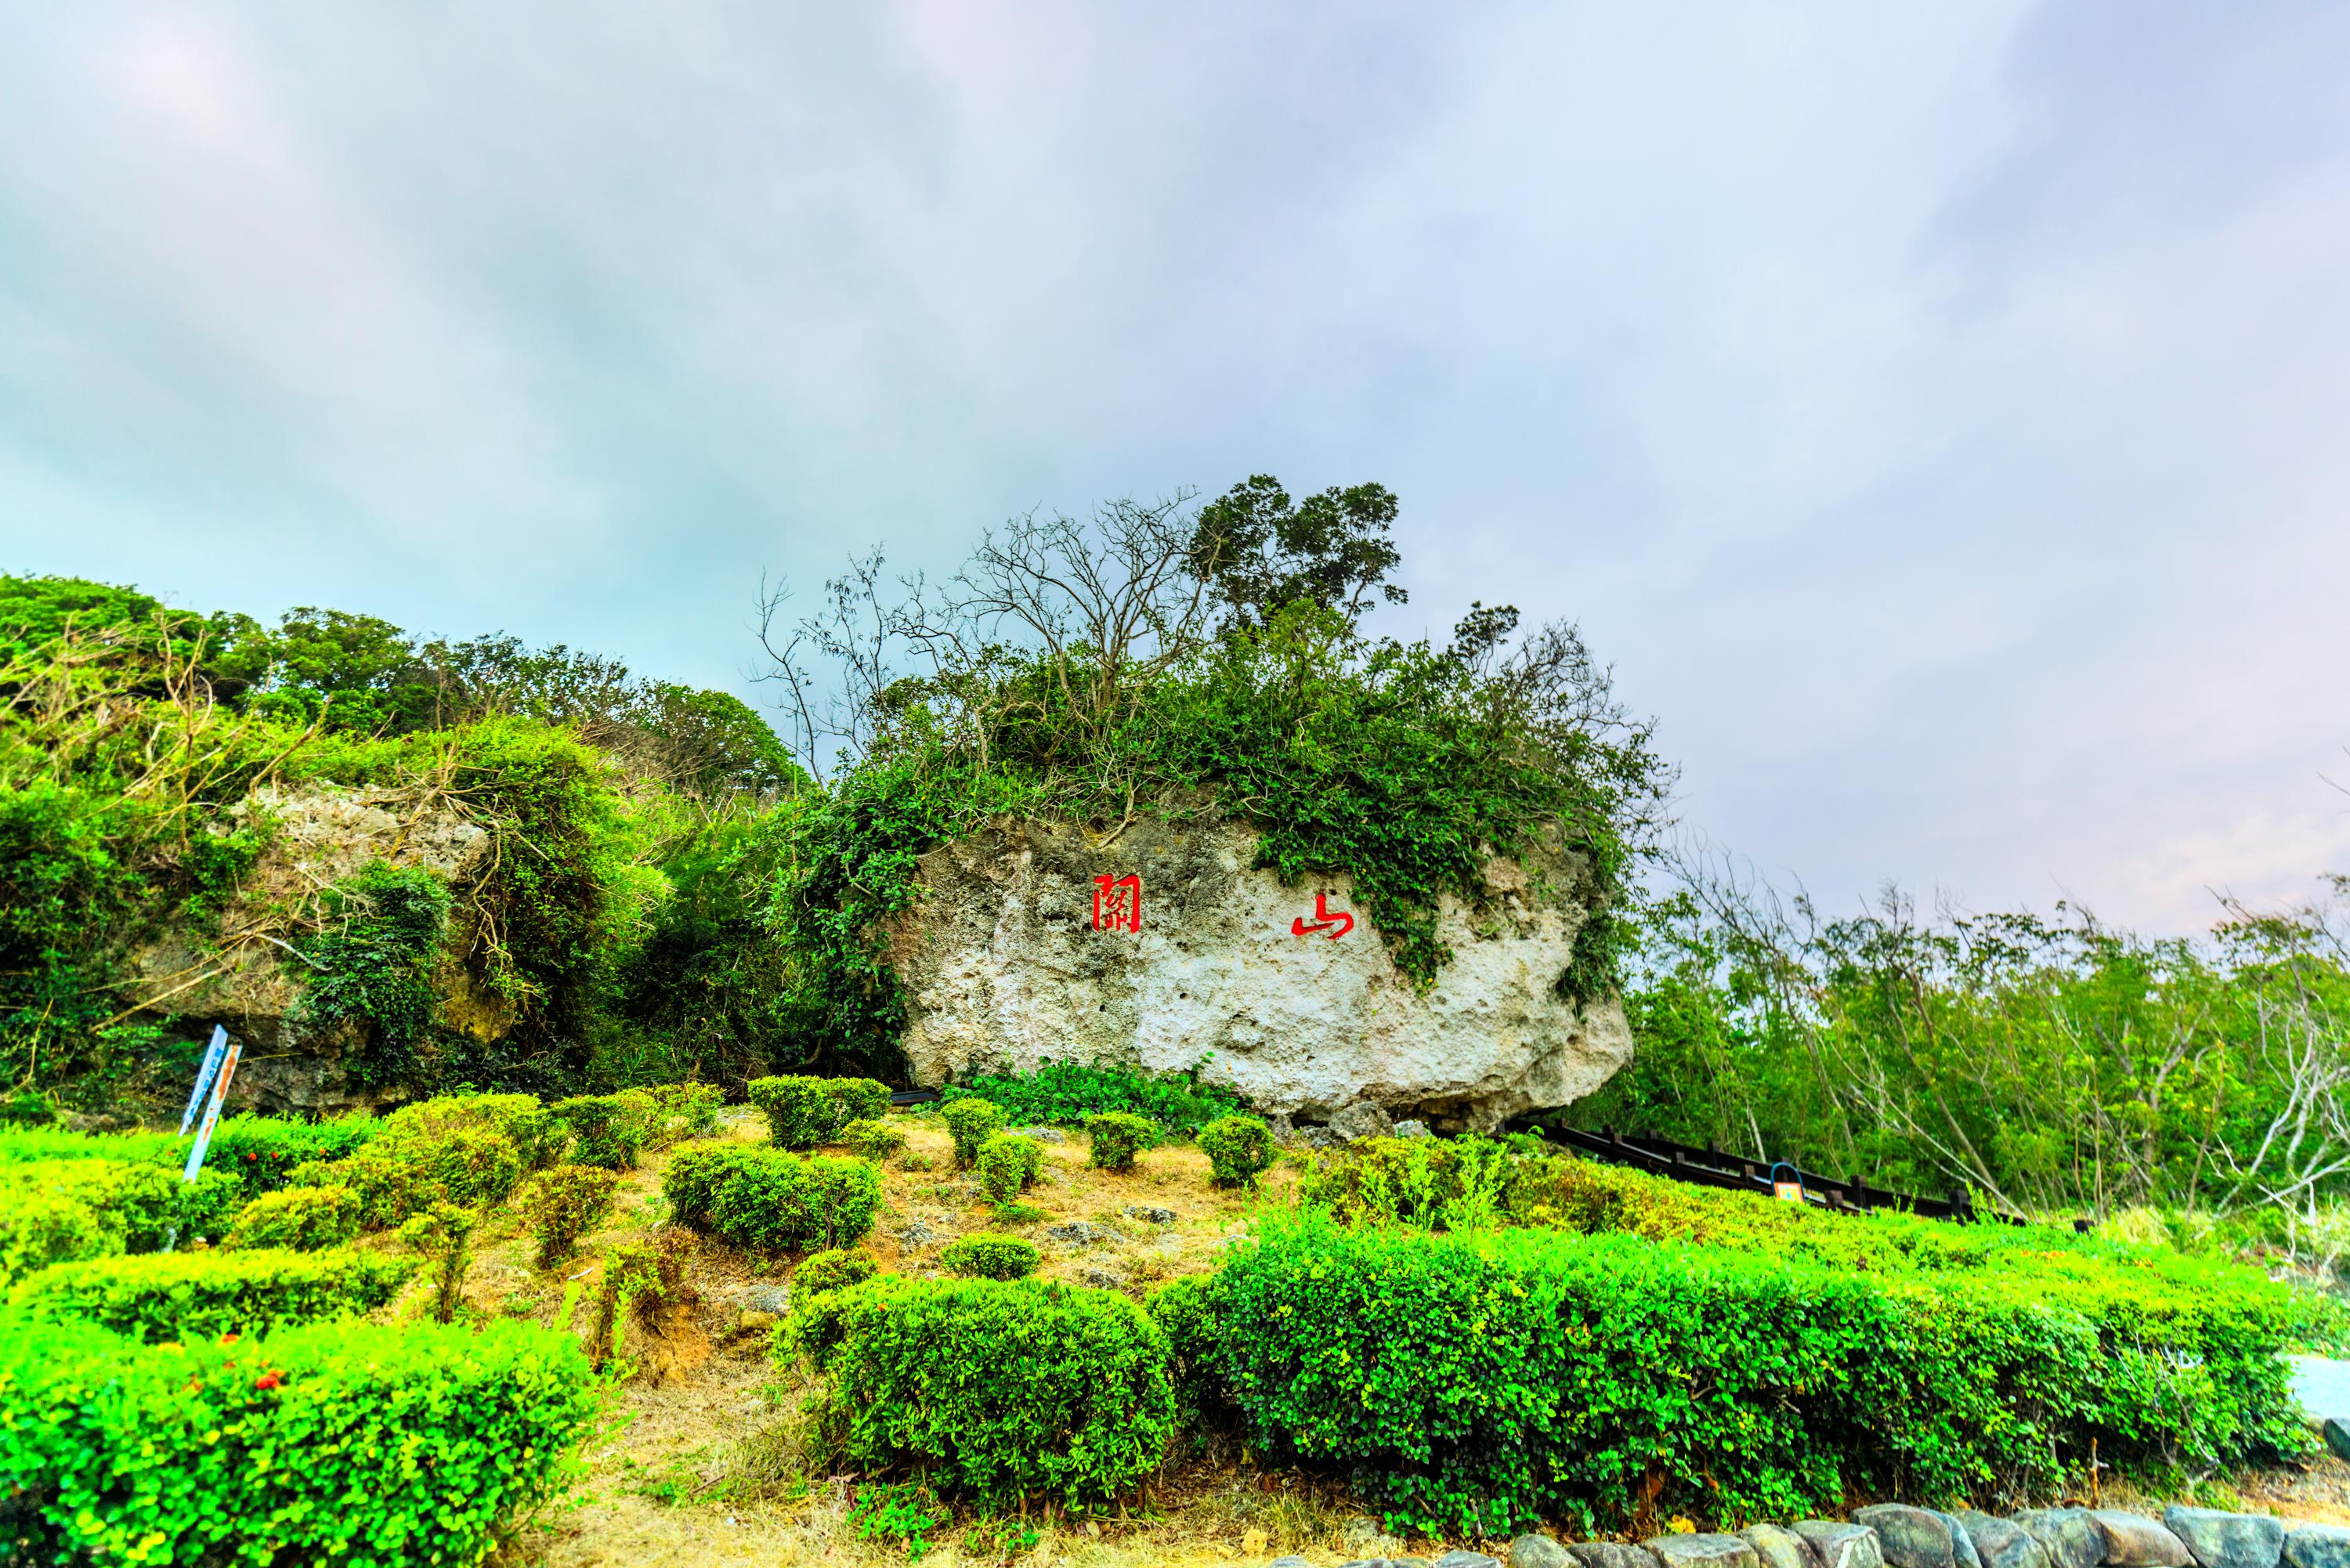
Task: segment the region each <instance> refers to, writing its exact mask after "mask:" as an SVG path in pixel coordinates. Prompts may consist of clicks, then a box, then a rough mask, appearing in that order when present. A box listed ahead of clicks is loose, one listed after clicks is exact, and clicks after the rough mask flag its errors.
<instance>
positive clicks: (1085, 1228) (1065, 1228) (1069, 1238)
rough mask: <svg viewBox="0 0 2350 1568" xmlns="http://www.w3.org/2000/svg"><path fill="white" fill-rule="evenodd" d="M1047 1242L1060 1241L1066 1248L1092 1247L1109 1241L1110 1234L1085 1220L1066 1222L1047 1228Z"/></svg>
mask: <svg viewBox="0 0 2350 1568" xmlns="http://www.w3.org/2000/svg"><path fill="white" fill-rule="evenodd" d="M1045 1240H1046V1241H1058V1242H1060V1243H1061V1244H1062V1245H1063V1246H1065V1247H1090V1246H1093V1245H1094V1244H1095V1243H1096V1242H1098V1241H1108V1240H1109V1232H1108V1231H1105V1230H1103V1229H1102V1228H1101V1227H1100V1226H1098V1225H1095V1224H1092V1223H1089V1222H1088V1221H1087V1220H1064V1221H1062V1222H1061V1223H1060V1224H1058V1225H1047V1226H1045Z"/></svg>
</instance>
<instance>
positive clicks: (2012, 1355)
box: [1211, 1217, 2306, 1535]
mask: <svg viewBox="0 0 2350 1568" xmlns="http://www.w3.org/2000/svg"><path fill="white" fill-rule="evenodd" d="M2006 1256H2007V1257H2008V1259H2009V1262H2010V1265H2011V1266H2009V1267H2007V1268H2004V1269H2001V1270H1998V1271H1984V1272H1966V1271H1949V1272H1943V1273H1940V1274H1938V1275H1936V1276H1933V1278H1932V1281H1931V1283H1930V1284H1929V1283H1928V1282H1926V1281H1925V1280H1923V1279H1921V1278H1920V1277H1919V1276H1918V1275H1916V1274H1914V1273H1912V1272H1907V1271H1902V1272H1888V1273H1886V1274H1864V1273H1856V1272H1851V1271H1849V1270H1845V1269H1831V1268H1825V1267H1821V1266H1818V1265H1815V1264H1813V1263H1810V1262H1804V1261H1801V1260H1798V1259H1795V1258H1791V1257H1784V1256H1772V1255H1768V1254H1755V1253H1749V1252H1742V1251H1726V1250H1719V1249H1711V1248H1695V1247H1684V1246H1659V1245H1656V1244H1654V1243H1650V1242H1648V1241H1641V1240H1638V1238H1635V1237H1631V1236H1623V1235H1617V1236H1606V1237H1596V1238H1583V1237H1575V1236H1568V1235H1561V1234H1558V1233H1555V1232H1547V1231H1499V1232H1492V1233H1486V1234H1482V1235H1454V1236H1437V1235H1429V1234H1426V1233H1424V1232H1416V1231H1399V1230H1390V1229H1386V1228H1361V1229H1353V1230H1346V1229H1341V1228H1339V1227H1337V1226H1336V1225H1335V1224H1334V1223H1332V1222H1331V1221H1330V1220H1327V1219H1325V1218H1316V1217H1304V1218H1299V1219H1295V1220H1284V1221H1276V1222H1274V1223H1273V1224H1270V1225H1268V1226H1267V1227H1266V1228H1265V1229H1264V1231H1263V1237H1262V1240H1261V1241H1260V1242H1259V1243H1258V1244H1256V1245H1255V1246H1253V1247H1251V1248H1248V1249H1244V1250H1243V1251H1242V1252H1241V1253H1240V1254H1239V1255H1238V1256H1236V1257H1235V1259H1234V1260H1233V1262H1232V1263H1231V1264H1230V1265H1229V1266H1228V1267H1227V1268H1226V1269H1225V1270H1224V1271H1223V1272H1222V1274H1221V1275H1220V1276H1219V1278H1218V1281H1217V1283H1216V1287H1215V1288H1216V1294H1215V1297H1214V1305H1213V1311H1214V1314H1215V1319H1216V1324H1217V1333H1216V1334H1215V1337H1214V1342H1213V1343H1214V1346H1215V1348H1214V1349H1213V1351H1212V1352H1211V1359H1212V1360H1213V1362H1214V1366H1215V1371H1216V1374H1217V1375H1218V1376H1219V1377H1220V1379H1221V1381H1222V1385H1223V1386H1224V1388H1225V1389H1226V1390H1227V1391H1228V1392H1229V1394H1230V1396H1231V1397H1232V1399H1233V1401H1234V1402H1235V1403H1236V1404H1237V1406H1238V1407H1239V1408H1240V1411H1241V1412H1242V1414H1243V1417H1244V1418H1245V1423H1246V1428H1247V1430H1248V1432H1249V1435H1250V1440H1251V1442H1252V1445H1253V1446H1256V1447H1258V1448H1259V1449H1260V1450H1261V1451H1262V1452H1264V1453H1266V1454H1267V1455H1269V1456H1273V1457H1274V1458H1276V1459H1299V1460H1305V1461H1310V1462H1315V1463H1336V1464H1341V1465H1347V1466H1350V1467H1353V1469H1354V1473H1355V1474H1356V1475H1357V1478H1358V1480H1359V1481H1360V1483H1361V1484H1364V1485H1365V1486H1367V1489H1368V1491H1369V1495H1370V1496H1372V1497H1373V1498H1374V1499H1376V1500H1377V1501H1380V1502H1381V1503H1383V1504H1384V1505H1385V1506H1386V1508H1387V1509H1388V1519H1389V1521H1390V1522H1391V1523H1392V1524H1394V1525H1395V1526H1397V1527H1398V1528H1403V1529H1409V1530H1411V1531H1414V1532H1429V1533H1464V1534H1465V1533H1475V1534H1492V1535H1501V1534H1506V1533H1508V1532H1510V1531H1511V1530H1513V1529H1514V1528H1517V1527H1518V1526H1520V1525H1522V1524H1529V1523H1532V1522H1533V1521H1535V1520H1537V1519H1541V1518H1546V1517H1557V1516H1561V1515H1564V1516H1565V1517H1568V1518H1570V1519H1575V1520H1576V1521H1579V1522H1580V1523H1581V1524H1582V1525H1583V1526H1584V1527H1585V1528H1588V1529H1597V1528H1604V1527H1607V1526H1620V1525H1622V1524H1624V1523H1627V1522H1629V1521H1631V1520H1632V1519H1633V1518H1634V1517H1635V1516H1636V1513H1637V1512H1638V1510H1639V1509H1640V1508H1641V1507H1642V1506H1643V1504H1652V1505H1653V1506H1654V1508H1655V1509H1656V1510H1657V1511H1659V1512H1665V1511H1683V1512H1689V1513H1691V1514H1692V1515H1696V1516H1702V1517H1709V1518H1722V1519H1732V1520H1734V1519H1738V1518H1758V1517H1760V1518H1786V1517H1794V1516H1797V1515H1800V1514H1802V1513H1804V1512H1808V1511H1815V1510H1818V1509H1820V1508H1823V1507H1828V1506H1832V1505H1834V1504H1835V1503H1836V1502H1837V1501H1840V1500H1841V1499H1843V1498H1846V1497H1848V1496H1852V1495H1856V1494H1859V1495H1867V1494H1874V1495H1880V1496H1883V1495H1903V1496H1915V1497H1921V1498H1926V1499H1929V1500H1937V1501H1954V1500H1958V1499H1962V1498H1975V1499H1979V1500H1982V1501H1992V1502H2000V1501H2022V1500H2025V1499H2046V1498H2050V1497H2053V1496H2055V1495H2057V1494H2058V1493H2059V1491H2060V1490H2061V1489H2062V1487H2063V1486H2064V1483H2065V1482H2066V1481H2067V1480H2069V1479H2070V1478H2071V1477H2072V1476H2073V1475H2074V1474H2075V1473H2076V1472H2077V1471H2078V1470H2079V1469H2081V1468H2082V1467H2084V1466H2085V1465H2086V1464H2087V1463H2088V1462H2089V1460H2090V1458H2091V1455H2092V1452H2093V1445H2095V1453H2096V1454H2098V1455H2099V1456H2100V1457H2101V1458H2102V1459H2103V1461H2104V1462H2105V1463H2106V1464H2107V1465H2109V1466H2111V1465H2118V1466H2120V1467H2122V1468H2123V1469H2131V1468H2133V1467H2140V1468H2144V1467H2155V1468H2161V1467H2168V1466H2169V1465H2172V1464H2175V1463H2178V1462H2181V1461H2183V1460H2185V1459H2189V1457H2191V1458H2192V1459H2193V1462H2195V1463H2197V1464H2199V1465H2209V1464H2225V1465H2233V1464H2237V1463H2244V1462H2260V1461H2262V1460H2265V1459H2272V1458H2273V1457H2275V1456H2277V1455H2279V1454H2283V1453H2290V1452H2293V1451H2295V1450H2296V1449H2298V1448H2299V1447H2301V1446H2302V1445H2303V1443H2304V1442H2305V1440H2306V1439H2305V1438H2304V1437H2303V1435H2302V1434H2301V1433H2300V1431H2299V1429H2298V1428H2297V1425H2296V1418H2295V1417H2294V1415H2293V1403H2292V1398H2291V1394H2290V1391H2289V1389H2288V1387H2287V1386H2286V1380H2285V1376H2284V1373H2283V1370H2282V1367H2283V1363H2282V1360H2281V1359H2280V1353H2281V1352H2282V1350H2283V1349H2284V1348H2286V1347H2287V1345H2290V1344H2291V1343H2292V1342H2293V1338H2294V1335H2295V1334H2296V1331H2297V1327H2298V1325H2300V1324H2302V1323H2303V1322H2305V1320H2306V1309H2305V1308H2303V1306H2301V1305H2300V1304H2298V1303H2295V1302H2294V1301H2293V1298H2292V1295H2291V1293H2289V1292H2288V1291H2286V1290H2285V1289H2283V1288H2282V1287H2280V1286H2276V1285H2273V1284H2271V1283H2270V1282H2268V1281H2267V1280H2265V1279H2264V1278H2262V1277H2261V1276H2259V1275H2257V1274H2255V1273H2252V1272H2250V1271H2243V1270H2236V1269H2231V1268H2217V1267H2211V1266H2189V1265H2187V1264H2185V1263H2184V1261H2175V1262H2171V1263H2168V1264H2162V1265H2150V1264H2148V1263H2147V1262H2145V1261H2141V1260H2129V1261H2123V1260H2100V1259H2096V1258H2092V1257H2088V1256H2085V1255H2082V1254H2078V1253H2053V1254H2033V1253H2027V1252H2024V1251H2021V1250H2017V1251H2011V1252H2010V1253H2008V1254H2006ZM2190 1368H2191V1369H2192V1370H2191V1371H2189V1370H2188V1369H2190Z"/></svg>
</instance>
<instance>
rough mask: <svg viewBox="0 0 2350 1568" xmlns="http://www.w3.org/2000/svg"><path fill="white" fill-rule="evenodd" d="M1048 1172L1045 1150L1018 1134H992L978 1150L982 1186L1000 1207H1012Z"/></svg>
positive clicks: (1033, 1140)
mask: <svg viewBox="0 0 2350 1568" xmlns="http://www.w3.org/2000/svg"><path fill="white" fill-rule="evenodd" d="M1044 1169H1045V1146H1044V1145H1043V1144H1041V1143H1038V1142H1037V1141H1036V1140H1035V1138H1033V1137H1021V1136H1020V1135H1019V1134H1018V1133H990V1134H989V1135H988V1137H987V1141H986V1142H984V1143H983V1144H981V1145H980V1146H979V1184H980V1185H981V1186H982V1187H984V1188H985V1189H987V1195H988V1197H990V1198H992V1199H994V1200H995V1201H996V1202H998V1203H1009V1202H1011V1201H1012V1200H1013V1199H1015V1198H1017V1197H1019V1196H1020V1195H1021V1194H1022V1193H1024V1192H1025V1191H1027V1190H1028V1189H1030V1188H1032V1187H1034V1186H1035V1185H1036V1178H1037V1177H1038V1176H1040V1175H1041V1174H1043V1172H1044Z"/></svg>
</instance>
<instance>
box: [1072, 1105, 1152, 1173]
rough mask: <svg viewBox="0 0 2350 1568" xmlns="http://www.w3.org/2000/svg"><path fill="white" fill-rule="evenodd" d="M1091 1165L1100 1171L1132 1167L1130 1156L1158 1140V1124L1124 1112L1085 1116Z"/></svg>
mask: <svg viewBox="0 0 2350 1568" xmlns="http://www.w3.org/2000/svg"><path fill="white" fill-rule="evenodd" d="M1086 1137H1087V1138H1088V1139H1089V1140H1091V1143H1092V1146H1093V1148H1092V1154H1091V1156H1090V1158H1091V1159H1092V1162H1093V1164H1094V1165H1095V1166H1096V1167H1097V1168H1100V1169H1103V1170H1132V1169H1133V1168H1134V1157H1135V1156H1137V1155H1139V1154H1140V1153H1141V1152H1142V1151H1143V1150H1144V1149H1146V1148H1149V1147H1151V1146H1153V1145H1154V1144H1156V1143H1158V1141H1159V1128H1158V1127H1157V1126H1156V1125H1155V1124H1153V1123H1151V1122H1149V1121H1146V1120H1144V1119H1143V1118H1142V1117H1140V1116H1128V1114H1127V1113H1126V1112H1124V1111H1104V1112H1103V1113H1102V1114H1101V1115H1099V1116H1087V1118H1086Z"/></svg>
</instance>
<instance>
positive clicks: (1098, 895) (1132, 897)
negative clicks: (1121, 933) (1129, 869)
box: [1094, 872, 1142, 931]
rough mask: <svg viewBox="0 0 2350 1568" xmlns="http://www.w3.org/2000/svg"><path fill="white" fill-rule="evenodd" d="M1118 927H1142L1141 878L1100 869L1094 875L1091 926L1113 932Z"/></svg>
mask: <svg viewBox="0 0 2350 1568" xmlns="http://www.w3.org/2000/svg"><path fill="white" fill-rule="evenodd" d="M1120 927H1124V928H1125V929H1128V930H1129V931H1139V930H1140V929H1142V878H1141V877H1139V876H1126V877H1112V876H1110V875H1109V874H1108V873H1107V872H1104V873H1103V874H1102V875H1101V876H1099V877H1095V878H1094V929H1096V930H1097V931H1114V930H1117V929H1119V928H1120Z"/></svg>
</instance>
